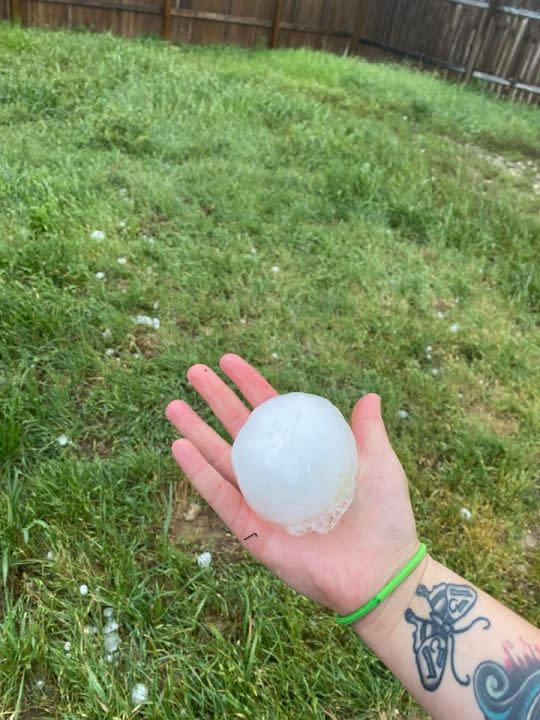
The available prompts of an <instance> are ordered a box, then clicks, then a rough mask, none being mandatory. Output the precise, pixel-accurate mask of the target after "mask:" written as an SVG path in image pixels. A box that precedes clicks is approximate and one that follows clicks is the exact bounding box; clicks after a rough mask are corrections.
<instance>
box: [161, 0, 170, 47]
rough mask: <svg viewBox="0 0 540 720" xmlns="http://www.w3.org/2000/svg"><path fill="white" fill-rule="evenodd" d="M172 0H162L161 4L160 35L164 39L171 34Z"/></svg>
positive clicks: (167, 38)
mask: <svg viewBox="0 0 540 720" xmlns="http://www.w3.org/2000/svg"><path fill="white" fill-rule="evenodd" d="M171 10H172V0H163V6H162V14H163V18H162V22H161V36H162V37H163V38H164V39H165V40H170V39H171V35H172V15H171Z"/></svg>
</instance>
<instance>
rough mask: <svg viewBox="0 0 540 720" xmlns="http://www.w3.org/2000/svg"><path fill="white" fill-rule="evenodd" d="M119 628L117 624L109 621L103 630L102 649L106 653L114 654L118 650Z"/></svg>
mask: <svg viewBox="0 0 540 720" xmlns="http://www.w3.org/2000/svg"><path fill="white" fill-rule="evenodd" d="M119 627H120V626H119V625H118V623H117V622H115V621H114V620H109V622H108V623H107V624H106V625H105V627H104V628H103V647H104V649H105V652H106V653H115V652H116V651H117V650H118V648H119V646H120V636H119V635H118V628H119Z"/></svg>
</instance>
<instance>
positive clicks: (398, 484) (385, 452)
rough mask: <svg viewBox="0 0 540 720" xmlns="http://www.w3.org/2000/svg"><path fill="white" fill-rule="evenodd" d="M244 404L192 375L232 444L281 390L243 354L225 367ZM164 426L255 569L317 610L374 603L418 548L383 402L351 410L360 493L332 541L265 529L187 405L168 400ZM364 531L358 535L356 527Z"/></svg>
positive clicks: (199, 373)
mask: <svg viewBox="0 0 540 720" xmlns="http://www.w3.org/2000/svg"><path fill="white" fill-rule="evenodd" d="M219 366H220V368H221V370H222V371H223V373H224V374H225V375H226V376H227V377H228V378H229V379H230V380H232V382H233V383H234V384H235V385H236V387H237V388H238V391H239V393H240V394H241V395H242V396H243V397H244V399H245V401H246V403H247V405H246V404H245V403H244V402H242V400H240V398H239V397H238V396H237V395H236V394H235V393H234V392H233V391H232V390H231V389H230V387H229V386H228V385H226V384H225V382H224V381H223V380H221V378H220V377H218V375H217V374H216V373H215V372H214V371H213V370H212V369H210V368H209V367H207V366H206V365H194V366H193V367H191V368H190V369H189V371H188V373H187V377H188V380H189V382H190V383H191V385H192V386H193V388H194V389H195V390H196V391H197V392H198V393H199V395H200V396H201V397H202V398H203V399H204V400H205V401H206V402H207V403H208V405H209V406H210V408H211V409H212V411H213V412H214V414H215V416H216V417H217V419H218V420H219V421H220V422H221V423H222V425H223V427H224V428H225V429H226V430H227V432H228V433H229V435H230V436H231V439H232V440H234V438H235V437H236V435H237V433H238V431H239V430H240V428H241V427H242V425H243V424H244V423H245V422H246V420H247V419H248V417H249V414H250V409H249V407H248V405H249V406H250V407H251V408H255V407H257V405H259V404H260V403H262V402H264V401H265V400H268V399H269V398H271V397H274V396H275V395H277V391H276V390H274V388H273V387H272V386H271V385H270V384H269V383H268V382H267V381H266V380H265V379H264V378H263V377H262V375H260V374H259V372H258V371H257V370H255V369H254V368H253V367H251V365H249V364H248V363H247V362H246V361H245V360H243V359H242V358H241V357H239V356H238V355H233V354H227V355H224V356H223V357H222V358H221V360H220V363H219ZM166 415H167V418H168V419H169V420H170V422H171V423H172V424H173V425H174V426H175V428H176V429H177V430H178V431H179V432H180V433H181V435H183V439H182V440H176V441H175V442H174V443H173V446H172V452H173V455H174V458H175V460H176V462H177V463H178V465H179V466H180V467H181V468H182V470H183V471H184V473H185V474H186V475H187V477H188V478H189V479H190V481H191V482H192V484H193V485H194V486H195V488H196V489H197V490H198V492H199V493H200V494H201V495H202V497H203V498H204V499H205V500H206V501H207V502H208V503H209V505H211V507H212V508H213V509H214V510H215V511H216V513H217V514H218V515H219V516H220V517H221V518H222V520H223V521H224V522H225V523H226V524H227V525H228V526H229V527H230V529H231V530H232V532H233V533H234V534H235V535H236V537H237V538H238V539H239V541H240V542H243V538H245V537H246V536H248V535H250V534H252V533H254V532H256V533H257V537H256V538H254V537H253V538H251V539H250V540H249V541H247V542H245V543H243V544H244V545H245V547H246V548H247V549H248V550H249V552H251V553H252V554H253V555H254V556H255V558H257V560H259V562H261V563H263V564H264V565H266V566H267V567H268V568H269V569H270V570H271V571H272V572H273V573H275V575H277V576H278V577H279V578H281V580H283V581H284V582H286V583H288V584H289V585H290V586H291V587H293V588H294V589H295V590H297V591H298V592H300V593H302V594H303V595H305V596H306V597H308V598H310V599H311V600H313V601H314V602H317V603H319V604H322V605H325V606H326V607H328V608H330V609H332V610H334V611H335V612H337V613H340V614H347V613H349V612H352V611H353V610H355V609H356V608H358V607H359V606H360V605H362V604H363V603H364V602H366V601H367V600H369V599H370V598H371V597H372V596H373V595H374V594H375V593H376V592H377V591H378V589H379V588H380V587H381V586H382V585H384V584H385V583H386V582H387V580H388V576H389V574H390V575H392V574H393V573H394V572H395V571H397V570H398V569H399V568H400V567H402V566H403V564H404V563H405V562H406V561H407V560H408V559H409V558H410V557H411V556H412V555H413V554H414V552H415V550H416V549H417V547H418V544H419V543H418V539H417V537H416V528H415V522H414V515H413V512H412V508H411V503H410V499H409V492H408V488H407V479H406V477H405V473H404V471H403V468H402V467H401V464H400V462H399V460H398V458H397V456H396V454H395V453H394V451H393V450H392V447H391V445H390V441H389V440H388V436H387V434H386V430H385V427H384V423H383V420H382V417H381V400H380V398H379V396H378V395H375V394H373V393H370V394H369V395H365V396H364V397H363V398H361V399H360V400H359V401H358V402H357V403H356V406H355V408H354V410H353V414H352V422H351V424H352V429H353V432H354V436H355V438H356V443H357V447H358V452H359V454H360V460H359V467H360V471H359V475H358V479H357V484H358V488H357V493H356V496H355V499H354V501H353V503H352V505H351V507H350V508H349V509H348V510H347V512H346V513H345V515H344V517H343V518H342V520H341V521H340V522H339V523H338V525H337V527H336V528H335V529H334V530H333V531H332V532H330V533H328V534H326V535H319V534H318V533H308V534H307V535H304V536H302V537H294V536H291V535H289V534H288V533H286V532H285V531H284V530H281V529H280V528H278V527H276V526H274V525H272V524H270V523H267V522H265V521H264V520H263V519H262V518H260V517H259V516H258V515H256V514H255V513H254V512H253V511H252V510H250V508H249V507H248V506H247V505H246V503H245V502H244V500H243V497H242V495H241V493H240V492H239V490H238V489H237V484H236V480H235V477H234V473H233V470H232V467H231V445H230V444H229V443H227V442H226V441H225V440H223V438H221V437H220V436H219V435H218V434H217V433H216V432H215V431H214V430H212V428H210V427H209V426H208V425H207V424H206V423H204V422H203V421H202V420H201V418H200V417H199V416H198V415H197V414H196V413H195V411H194V410H193V409H192V408H191V407H190V406H189V405H188V404H187V403H186V402H184V401H182V400H175V401H173V402H171V403H170V404H169V405H168V407H167V410H166ZM359 528H361V529H362V531H361V532H359V531H358V529H359Z"/></svg>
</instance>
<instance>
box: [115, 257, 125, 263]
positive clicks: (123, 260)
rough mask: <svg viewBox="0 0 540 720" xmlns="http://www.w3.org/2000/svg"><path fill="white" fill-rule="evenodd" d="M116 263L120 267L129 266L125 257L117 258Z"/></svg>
mask: <svg viewBox="0 0 540 720" xmlns="http://www.w3.org/2000/svg"><path fill="white" fill-rule="evenodd" d="M116 262H117V263H118V264H119V265H127V258H125V257H119V258H116Z"/></svg>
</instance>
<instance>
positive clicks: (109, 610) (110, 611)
mask: <svg viewBox="0 0 540 720" xmlns="http://www.w3.org/2000/svg"><path fill="white" fill-rule="evenodd" d="M103 617H106V618H112V617H114V608H112V607H106V608H105V610H104V611H103Z"/></svg>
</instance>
